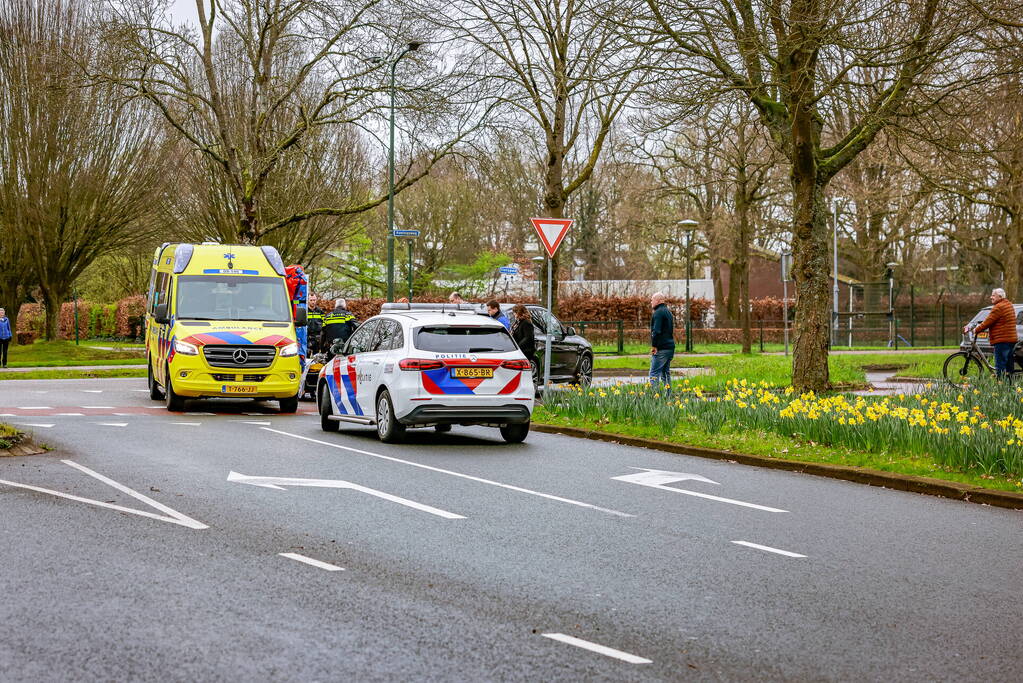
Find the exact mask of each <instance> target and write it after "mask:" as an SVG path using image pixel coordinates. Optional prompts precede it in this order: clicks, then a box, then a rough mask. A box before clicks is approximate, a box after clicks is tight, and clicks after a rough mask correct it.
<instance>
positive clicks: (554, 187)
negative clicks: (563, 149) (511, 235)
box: [537, 152, 565, 315]
mask: <svg viewBox="0 0 1023 683" xmlns="http://www.w3.org/2000/svg"><path fill="white" fill-rule="evenodd" d="M564 163H565V161H564V156H563V155H561V154H558V153H554V152H552V153H551V154H550V156H549V158H548V161H547V170H546V173H545V176H546V177H545V178H544V188H545V189H544V201H543V203H544V208H545V209H546V215H544V216H542V218H564V217H565V191H564V188H563V187H562V172H563V168H564ZM537 241H538V242H539V241H540V239H539V237H537ZM562 244H564V242H562ZM540 247H541V249H542V248H543V245H542V244H541V245H540ZM544 253H546V252H544ZM560 256H561V251H560V248H559V250H558V251H557V252H555V255H554V258H553V259H551V272H552V274H553V277H552V278H551V282H550V288H551V313H553V314H554V315H557V314H558V262H559V261H560ZM544 269H545V270H546V264H544ZM543 278H544V280H543V287H542V288H541V301H540V305H541V306H546V305H547V273H546V272H545V273H544V274H543Z"/></svg>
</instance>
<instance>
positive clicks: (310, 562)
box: [277, 553, 345, 572]
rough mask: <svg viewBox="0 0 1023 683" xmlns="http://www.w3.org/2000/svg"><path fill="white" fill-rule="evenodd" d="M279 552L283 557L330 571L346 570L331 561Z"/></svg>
mask: <svg viewBox="0 0 1023 683" xmlns="http://www.w3.org/2000/svg"><path fill="white" fill-rule="evenodd" d="M277 554H278V555H280V556H281V557H286V558H288V559H289V560H297V561H299V562H305V563H306V564H308V565H310V566H313V567H319V568H320V569H326V570H327V571H328V572H343V571H344V570H345V568H344V567H339V566H337V565H336V564H330V563H329V562H320V561H319V560H314V559H313V558H311V557H306V556H305V555H300V554H299V553H277Z"/></svg>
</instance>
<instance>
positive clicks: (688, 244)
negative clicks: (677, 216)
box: [678, 218, 699, 353]
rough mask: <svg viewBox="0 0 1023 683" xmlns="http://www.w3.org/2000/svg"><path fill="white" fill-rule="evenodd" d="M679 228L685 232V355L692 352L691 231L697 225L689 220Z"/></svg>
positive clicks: (681, 222)
mask: <svg viewBox="0 0 1023 683" xmlns="http://www.w3.org/2000/svg"><path fill="white" fill-rule="evenodd" d="M678 224H679V225H680V226H682V227H683V228H685V231H686V314H685V315H686V322H685V330H686V353H691V352H692V350H693V320H692V315H691V314H690V308H689V307H690V298H689V281H690V280H691V279H692V277H693V272H692V271H693V229H694V228H695V227H696V226H697V225H699V223H697V222H696V221H694V220H693V219H691V218H687V219H685V220H684V221H679V223H678Z"/></svg>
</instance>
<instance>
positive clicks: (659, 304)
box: [650, 292, 675, 386]
mask: <svg viewBox="0 0 1023 683" xmlns="http://www.w3.org/2000/svg"><path fill="white" fill-rule="evenodd" d="M666 298H667V297H665V296H664V293H663V292H654V294H653V295H652V296H651V297H650V306H651V307H652V308H653V309H654V312H653V315H652V316H650V383H651V384H667V385H668V386H671V359H672V358H674V357H675V319H674V318H673V317H672V315H671V311H669V310H668V305H667V304H665V303H664V300H665V299H666Z"/></svg>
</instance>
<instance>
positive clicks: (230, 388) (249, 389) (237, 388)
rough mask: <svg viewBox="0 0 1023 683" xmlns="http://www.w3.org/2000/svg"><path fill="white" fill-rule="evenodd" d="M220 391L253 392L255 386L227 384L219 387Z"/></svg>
mask: <svg viewBox="0 0 1023 683" xmlns="http://www.w3.org/2000/svg"><path fill="white" fill-rule="evenodd" d="M220 393H222V394H254V393H256V387H245V386H233V385H227V384H225V385H224V386H222V387H220Z"/></svg>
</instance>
